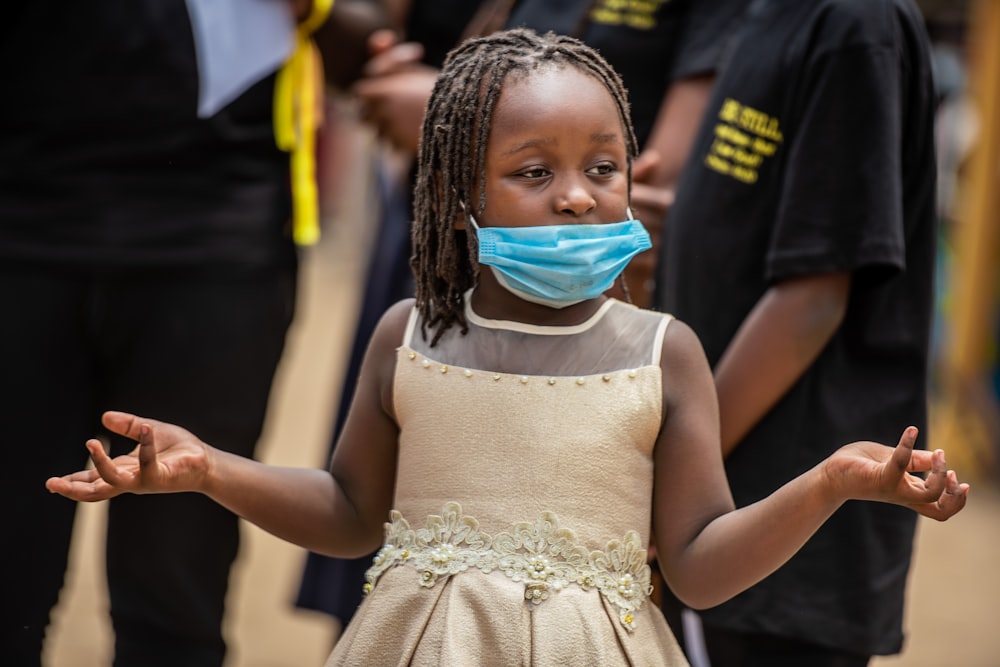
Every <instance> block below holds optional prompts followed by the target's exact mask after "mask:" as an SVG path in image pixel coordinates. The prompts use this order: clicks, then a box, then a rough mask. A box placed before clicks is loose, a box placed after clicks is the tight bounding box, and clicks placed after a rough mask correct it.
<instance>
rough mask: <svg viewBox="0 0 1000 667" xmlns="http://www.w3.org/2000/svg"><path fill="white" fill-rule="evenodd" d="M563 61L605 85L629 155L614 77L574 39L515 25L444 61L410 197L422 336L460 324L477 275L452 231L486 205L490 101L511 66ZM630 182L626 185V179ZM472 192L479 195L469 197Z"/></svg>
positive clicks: (523, 69) (630, 135)
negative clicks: (539, 32) (432, 330)
mask: <svg viewBox="0 0 1000 667" xmlns="http://www.w3.org/2000/svg"><path fill="white" fill-rule="evenodd" d="M542 66H570V67H575V68H576V69H578V70H580V71H582V72H583V73H585V74H588V75H590V76H593V77H594V78H596V79H597V80H599V81H600V82H601V83H603V84H604V86H605V88H607V90H608V92H609V93H610V94H611V96H612V98H613V99H614V101H615V104H616V105H617V107H618V113H619V115H620V117H621V122H622V128H623V130H624V134H625V141H626V151H627V154H628V157H629V183H630V184H631V160H632V158H634V157H635V156H636V153H637V149H638V146H637V143H636V139H635V133H634V131H633V130H632V121H631V119H630V117H629V107H628V96H627V93H626V91H625V87H624V86H623V85H622V81H621V78H620V77H619V76H618V74H617V72H615V71H614V69H612V67H611V66H610V65H609V64H608V63H607V61H605V60H604V58H603V57H601V55H600V54H599V53H598V52H597V51H595V50H594V49H592V48H591V47H589V46H587V45H586V44H584V43H583V42H581V41H580V40H578V39H575V38H573V37H566V36H562V35H556V34H554V33H551V32H549V33H546V34H544V35H540V34H538V33H535V32H533V31H531V30H526V29H514V30H506V31H501V32H497V33H494V34H492V35H489V36H486V37H480V38H477V39H471V40H469V41H466V42H464V43H463V44H461V45H459V46H457V47H455V48H454V49H452V51H451V52H450V53H449V54H448V57H447V58H446V59H445V62H444V68H443V69H442V71H441V74H440V76H439V77H438V79H437V82H436V83H435V85H434V90H433V92H432V93H431V97H430V100H429V101H428V102H427V110H426V113H425V116H424V123H423V129H422V135H421V139H420V150H419V155H418V163H417V180H416V186H415V188H416V190H415V196H414V224H413V257H412V258H411V260H410V265H411V267H412V268H413V272H414V275H415V278H416V300H417V309H418V311H419V313H420V315H421V319H422V325H421V329H422V333H423V335H424V338H425V339H426V338H427V327H430V328H432V329H434V335H433V338H432V339H431V343H430V344H431V345H432V346H433V345H434V344H436V343H437V341H438V340H439V339H440V338H441V336H442V334H444V332H445V331H446V330H448V329H449V328H451V327H452V326H455V325H458V326H459V327H461V331H462V333H465V332H466V331H468V323H467V322H466V320H465V311H464V307H463V295H464V294H465V292H466V291H468V290H469V289H471V288H472V287H473V286H474V285H475V283H476V279H477V277H478V275H479V262H478V261H477V259H476V258H477V257H478V248H477V246H476V241H475V236H474V235H473V234H469V233H467V232H465V231H463V230H457V229H455V223H456V221H458V220H461V219H465V218H467V216H468V215H469V214H475V215H481V214H482V212H483V210H484V208H485V207H486V187H485V185H486V164H485V157H486V144H487V140H488V139H489V133H490V127H491V125H492V121H493V113H494V111H495V109H496V103H497V100H498V99H499V97H500V92H501V90H502V88H503V84H504V81H506V80H507V77H508V75H510V74H511V73H518V74H520V75H525V74H528V73H530V72H533V71H536V70H538V69H539V68H541V67H542ZM630 187H631V185H630ZM475 192H478V194H479V197H478V201H477V202H475V205H474V206H473V203H472V202H471V201H470V197H471V196H472V193H475Z"/></svg>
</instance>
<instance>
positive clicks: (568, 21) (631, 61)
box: [408, 0, 746, 147]
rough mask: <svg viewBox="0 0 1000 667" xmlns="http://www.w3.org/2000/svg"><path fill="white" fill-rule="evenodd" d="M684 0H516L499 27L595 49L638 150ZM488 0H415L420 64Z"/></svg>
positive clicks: (666, 78) (436, 56) (437, 58)
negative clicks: (621, 94)
mask: <svg viewBox="0 0 1000 667" xmlns="http://www.w3.org/2000/svg"><path fill="white" fill-rule="evenodd" d="M689 1H691V0H652V1H651V2H641V3H621V2H616V1H614V0H518V1H516V2H514V3H513V5H512V7H511V9H510V14H509V15H508V16H507V20H506V22H505V24H504V27H506V28H515V27H517V28H531V29H532V30H535V31H537V32H547V31H550V30H551V31H552V32H557V33H560V34H564V35H570V36H573V37H577V38H579V39H581V40H582V41H584V42H585V43H586V44H588V45H590V46H591V47H593V48H595V49H597V50H598V51H599V52H600V53H601V55H603V56H604V58H605V59H606V60H607V61H608V62H609V63H610V64H611V66H612V67H614V68H615V70H616V71H617V72H618V74H619V75H621V77H622V81H623V83H624V84H625V87H626V88H627V89H628V92H629V101H630V103H631V107H632V108H631V113H632V122H633V124H634V126H635V131H636V136H637V138H638V140H639V145H640V147H641V146H642V145H643V144H644V143H645V141H646V139H647V138H648V137H649V133H650V130H651V129H652V126H653V123H654V121H655V120H656V115H657V112H658V111H659V108H660V102H661V101H662V99H663V95H664V94H665V93H666V90H667V87H668V86H669V84H670V82H671V80H672V62H673V60H672V59H673V57H674V53H675V51H676V49H677V47H678V39H679V33H680V18H681V15H682V14H683V11H682V10H683V9H684V6H685V3H687V2H689ZM745 1H746V0H712V3H711V4H718V5H720V6H724V5H725V6H728V5H738V4H741V3H743V2H745ZM485 2H486V0H480V1H479V2H476V1H474V0H414V3H413V6H412V9H411V13H410V16H409V23H408V36H409V38H410V39H413V40H415V41H419V42H421V43H422V44H424V46H425V62H427V63H428V64H432V65H435V66H438V67H439V66H440V65H441V63H442V62H443V60H444V56H445V54H446V53H447V51H448V50H449V49H450V48H451V46H453V45H455V44H456V43H457V42H458V40H459V38H460V37H461V36H462V34H463V33H464V32H465V29H466V26H467V25H468V23H469V21H470V19H472V17H473V16H474V15H475V13H476V10H477V9H478V8H479V7H480V6H482V5H484V4H485ZM495 4H497V5H503V4H504V3H503V2H499V3H495ZM727 11H728V10H727ZM706 29H707V28H706ZM703 47H705V45H703V44H698V45H691V48H690V50H691V51H692V52H693V51H694V50H695V49H696V48H698V49H701V48H703ZM704 59H705V60H706V61H707V60H710V59H711V56H710V55H705V56H704Z"/></svg>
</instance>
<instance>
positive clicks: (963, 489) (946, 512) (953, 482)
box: [913, 470, 969, 521]
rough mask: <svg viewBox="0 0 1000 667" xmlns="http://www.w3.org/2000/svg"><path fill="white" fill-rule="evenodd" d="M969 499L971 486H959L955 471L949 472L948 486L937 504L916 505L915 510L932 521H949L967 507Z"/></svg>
mask: <svg viewBox="0 0 1000 667" xmlns="http://www.w3.org/2000/svg"><path fill="white" fill-rule="evenodd" d="M968 497H969V485H968V484H959V483H958V478H957V477H956V476H955V472H954V471H953V470H950V471H948V485H947V486H946V488H945V491H944V493H942V494H941V497H940V498H938V499H937V501H936V502H932V503H926V504H923V505H915V506H913V509H915V510H916V511H917V512H919V513H920V514H922V515H923V516H926V517H928V518H931V519H935V520H937V521H947V520H948V519H950V518H951V517H953V516H955V515H956V514H958V513H959V512H960V511H962V509H963V508H964V507H965V504H966V501H967V500H968Z"/></svg>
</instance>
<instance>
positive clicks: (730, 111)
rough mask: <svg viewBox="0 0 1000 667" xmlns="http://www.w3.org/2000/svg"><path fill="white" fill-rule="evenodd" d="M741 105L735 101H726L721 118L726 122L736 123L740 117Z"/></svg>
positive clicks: (720, 112) (720, 113) (721, 110)
mask: <svg viewBox="0 0 1000 667" xmlns="http://www.w3.org/2000/svg"><path fill="white" fill-rule="evenodd" d="M741 108H742V107H741V105H740V103H739V102H737V101H736V100H734V99H726V101H725V102H723V103H722V108H721V109H719V118H721V119H722V120H724V121H726V122H727V123H735V122H736V119H737V118H739V117H740V109H741Z"/></svg>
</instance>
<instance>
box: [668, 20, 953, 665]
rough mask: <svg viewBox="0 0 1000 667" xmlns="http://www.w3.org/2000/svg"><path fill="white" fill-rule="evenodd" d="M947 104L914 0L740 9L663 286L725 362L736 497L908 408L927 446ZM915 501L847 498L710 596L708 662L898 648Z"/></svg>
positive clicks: (772, 660) (673, 232)
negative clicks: (938, 93) (940, 156)
mask: <svg viewBox="0 0 1000 667" xmlns="http://www.w3.org/2000/svg"><path fill="white" fill-rule="evenodd" d="M935 103H936V99H935V90H934V85H933V81H932V75H931V60H930V48H929V43H928V38H927V34H926V31H925V27H924V22H923V18H922V16H921V15H920V12H919V11H918V9H917V7H916V6H915V5H914V4H913V2H912V0H756V1H755V2H753V3H752V4H751V6H750V9H749V10H748V13H747V14H746V15H745V16H744V19H743V20H742V21H741V26H740V29H739V30H738V31H737V33H736V35H735V36H734V41H733V42H732V44H731V50H730V53H729V57H728V59H727V60H726V61H725V62H724V64H723V65H722V67H721V68H720V70H719V76H718V78H717V80H716V85H715V90H714V92H713V95H712V99H711V101H710V102H709V105H708V108H707V113H706V115H705V122H704V124H703V125H702V127H701V130H700V132H699V134H698V137H697V139H696V140H695V144H694V148H693V150H692V153H691V155H690V159H689V161H688V163H687V165H686V166H685V170H684V171H683V173H682V175H681V178H680V182H679V184H678V189H677V198H676V201H675V203H674V207H673V209H672V210H671V212H670V215H669V218H668V223H667V226H666V228H665V236H666V240H665V243H664V246H663V248H664V251H665V252H664V254H663V255H662V256H661V262H660V266H659V276H660V281H659V294H658V298H657V304H656V305H657V306H658V307H659V308H661V309H664V310H667V311H670V312H672V313H673V314H675V315H676V316H677V317H679V318H680V319H682V320H684V321H686V322H687V323H688V324H690V325H691V326H692V327H693V328H694V330H695V331H696V332H697V334H698V335H699V337H700V338H701V340H702V342H703V344H704V347H705V351H706V353H707V355H708V359H709V361H710V362H711V363H712V365H713V367H714V374H715V379H716V385H717V388H718V393H719V402H720V413H721V414H720V416H721V427H722V447H723V451H722V454H723V456H724V457H725V458H726V469H727V473H728V476H729V480H730V484H731V486H732V489H733V494H734V496H735V499H736V504H737V506H745V505H748V504H750V503H753V502H754V501H756V500H758V499H760V498H762V497H763V496H765V495H767V494H769V493H771V492H772V491H773V490H774V489H775V488H777V487H778V486H779V485H780V484H782V483H784V482H786V481H787V480H789V479H791V478H792V477H794V476H795V475H797V474H799V473H801V472H802V471H804V470H806V469H808V468H811V467H812V466H813V465H815V464H816V463H817V462H818V461H820V460H821V459H822V458H824V457H825V456H827V455H828V454H829V453H830V452H831V451H832V450H833V449H834V448H835V447H836V446H837V443H839V442H846V441H850V440H855V439H873V440H879V439H885V438H889V437H891V434H892V433H893V432H894V430H896V429H897V426H898V424H900V423H909V424H914V425H916V426H918V427H920V428H921V430H922V436H921V440H920V441H921V443H922V445H923V446H925V447H926V446H927V445H928V442H927V429H926V426H927V407H926V406H927V398H928V396H927V376H928V353H929V337H930V328H931V316H932V302H933V281H934V258H935V242H936V236H937V224H936V216H935V201H934V199H935V159H934V113H935ZM807 434H808V435H807ZM914 520H915V517H914V516H913V515H912V513H909V512H907V511H905V510H904V509H902V508H899V507H891V506H888V505H880V504H877V503H867V504H863V503H848V504H847V505H845V506H844V507H843V508H841V509H840V510H839V511H838V512H837V513H836V514H835V515H834V516H833V517H832V518H831V519H830V520H829V521H828V523H827V524H826V525H824V526H823V528H821V529H820V530H819V531H818V532H817V534H816V535H815V536H814V537H813V538H812V539H810V540H809V542H808V543H807V544H806V545H805V547H804V548H803V549H802V551H801V552H800V553H799V554H797V555H796V556H795V557H793V558H792V560H791V561H789V562H788V563H787V564H786V565H784V566H783V567H781V568H780V569H779V570H778V571H777V572H775V573H774V574H773V575H772V576H770V577H769V578H768V579H766V580H765V581H763V582H761V583H760V584H758V585H756V586H754V587H753V588H751V589H750V590H748V591H746V592H745V593H743V594H741V595H739V596H737V597H736V598H734V599H733V600H731V601H729V602H727V603H725V604H723V605H720V606H718V607H715V608H712V609H707V610H704V611H702V612H700V617H701V621H702V623H703V626H704V639H705V643H706V645H707V649H708V657H709V658H710V660H711V664H712V667H728V666H731V665H732V666H736V665H738V666H740V667H750V666H757V665H767V666H768V667H782V666H786V665H787V666H789V667H791V666H795V667H799V666H801V665H809V666H810V667H816V666H824V665H827V666H831V667H832V666H835V665H836V666H843V667H848V666H852V667H854V666H857V667H860V666H863V665H866V664H868V662H869V659H870V657H871V656H872V655H886V654H893V653H897V652H899V651H900V650H901V648H902V646H903V630H902V622H903V598H904V589H905V586H906V578H907V572H908V569H909V564H910V557H911V553H912V547H913V534H914ZM664 605H665V606H667V607H670V606H672V605H674V606H675V605H676V603H675V602H672V601H671V600H670V599H669V596H668V599H667V600H666V601H665V602H664ZM678 630H679V629H678V628H675V631H678Z"/></svg>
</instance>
